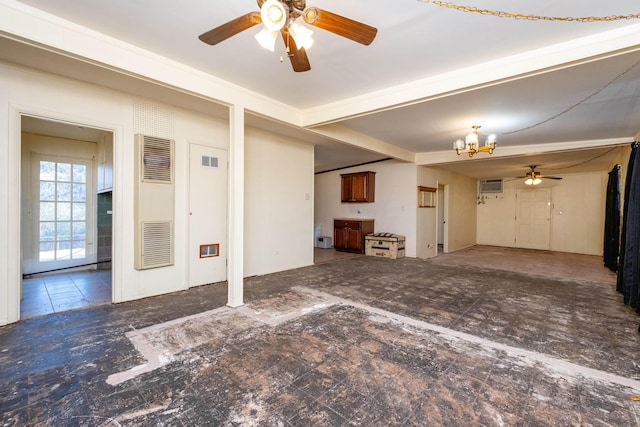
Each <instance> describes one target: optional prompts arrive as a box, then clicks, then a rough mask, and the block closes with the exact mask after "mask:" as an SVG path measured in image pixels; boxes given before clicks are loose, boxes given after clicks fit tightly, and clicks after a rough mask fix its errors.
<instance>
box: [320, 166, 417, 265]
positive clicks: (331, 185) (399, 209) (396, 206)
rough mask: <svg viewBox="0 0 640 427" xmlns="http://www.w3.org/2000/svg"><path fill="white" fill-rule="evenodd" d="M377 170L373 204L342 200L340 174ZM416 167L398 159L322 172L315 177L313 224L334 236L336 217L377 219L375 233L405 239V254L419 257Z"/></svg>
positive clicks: (323, 232) (325, 234) (327, 234)
mask: <svg viewBox="0 0 640 427" xmlns="http://www.w3.org/2000/svg"><path fill="white" fill-rule="evenodd" d="M364 171H373V172H376V195H375V200H376V201H375V202H374V203H341V201H340V197H341V195H340V189H341V187H340V174H344V173H352V172H364ZM416 174H417V172H416V166H415V165H413V164H409V163H402V162H399V161H395V160H387V161H384V162H379V163H372V164H369V165H364V166H358V167H354V168H348V169H342V170H339V171H333V172H327V173H321V174H318V175H316V176H315V208H314V223H315V224H319V225H321V226H322V235H323V236H331V237H333V219H334V218H374V219H375V232H376V233H378V232H389V233H395V234H400V235H402V236H405V238H406V242H405V244H406V246H405V248H406V256H408V257H415V256H416V205H417V193H416V191H417V190H416V188H417V176H416Z"/></svg>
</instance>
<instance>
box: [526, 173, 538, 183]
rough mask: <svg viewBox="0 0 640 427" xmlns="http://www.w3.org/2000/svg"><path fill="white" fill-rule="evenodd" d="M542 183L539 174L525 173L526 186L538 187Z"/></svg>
mask: <svg viewBox="0 0 640 427" xmlns="http://www.w3.org/2000/svg"><path fill="white" fill-rule="evenodd" d="M541 182H542V179H540V174H539V173H537V172H529V173H527V179H525V180H524V183H525V184H526V185H538V184H540V183H541Z"/></svg>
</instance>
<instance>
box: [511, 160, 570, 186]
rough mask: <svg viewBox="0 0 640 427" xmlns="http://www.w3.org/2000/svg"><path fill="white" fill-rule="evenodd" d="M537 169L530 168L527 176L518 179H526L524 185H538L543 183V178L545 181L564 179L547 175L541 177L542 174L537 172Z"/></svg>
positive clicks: (534, 166)
mask: <svg viewBox="0 0 640 427" xmlns="http://www.w3.org/2000/svg"><path fill="white" fill-rule="evenodd" d="M536 167H537V165H531V166H529V169H530V170H529V171H528V172H527V174H526V175H525V176H519V177H518V178H526V179H525V181H524V183H525V184H527V185H538V184H540V183H541V182H542V178H544V179H562V177H559V176H546V175H541V174H540V172H537V171H536Z"/></svg>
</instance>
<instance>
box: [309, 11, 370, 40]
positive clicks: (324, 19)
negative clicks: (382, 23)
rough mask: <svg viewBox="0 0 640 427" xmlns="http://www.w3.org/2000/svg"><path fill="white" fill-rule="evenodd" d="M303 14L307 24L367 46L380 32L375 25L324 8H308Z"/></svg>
mask: <svg viewBox="0 0 640 427" xmlns="http://www.w3.org/2000/svg"><path fill="white" fill-rule="evenodd" d="M307 11H308V12H309V13H307ZM302 16H303V18H304V20H305V22H306V23H307V24H310V25H314V26H316V27H318V28H322V29H323V30H327V31H330V32H332V33H334V34H337V35H339V36H342V37H345V38H348V39H349V40H353V41H354V42H358V43H361V44H363V45H365V46H368V45H370V44H371V42H372V41H373V39H375V38H376V34H377V33H378V29H377V28H375V27H372V26H370V25H367V24H363V23H362V22H358V21H354V20H353V19H349V18H345V17H344V16H340V15H336V14H335V13H332V12H327V11H326V10H323V9H318V8H308V9H307V10H305V13H304V14H303V15H302Z"/></svg>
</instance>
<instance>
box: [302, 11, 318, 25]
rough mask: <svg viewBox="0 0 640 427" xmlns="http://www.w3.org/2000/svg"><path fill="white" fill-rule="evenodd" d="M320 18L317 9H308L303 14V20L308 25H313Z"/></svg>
mask: <svg viewBox="0 0 640 427" xmlns="http://www.w3.org/2000/svg"><path fill="white" fill-rule="evenodd" d="M319 18H320V16H319V14H318V8H317V7H308V8H306V9H305V10H304V12H302V19H304V22H306V23H307V24H313V23H314V22H316V21H317V20H318V19H319Z"/></svg>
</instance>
